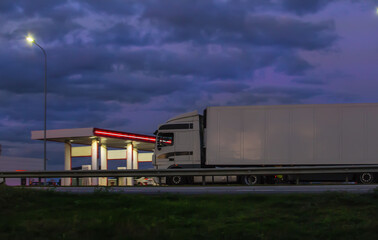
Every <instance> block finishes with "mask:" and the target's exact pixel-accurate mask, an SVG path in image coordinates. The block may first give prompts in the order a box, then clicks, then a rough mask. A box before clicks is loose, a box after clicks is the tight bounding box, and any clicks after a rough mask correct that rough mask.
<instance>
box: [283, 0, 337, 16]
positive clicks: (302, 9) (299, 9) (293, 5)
mask: <svg viewBox="0 0 378 240" xmlns="http://www.w3.org/2000/svg"><path fill="white" fill-rule="evenodd" d="M334 1H335V0H284V1H283V2H282V5H283V8H284V9H286V10H289V11H292V12H295V13H296V14H299V15H302V14H307V13H315V12H317V11H319V10H321V9H323V8H325V7H326V6H327V4H329V3H331V2H334Z"/></svg>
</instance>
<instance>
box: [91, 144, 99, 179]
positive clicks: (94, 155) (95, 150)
mask: <svg viewBox="0 0 378 240" xmlns="http://www.w3.org/2000/svg"><path fill="white" fill-rule="evenodd" d="M92 170H98V141H97V139H93V140H92ZM97 185H98V178H92V186H97Z"/></svg>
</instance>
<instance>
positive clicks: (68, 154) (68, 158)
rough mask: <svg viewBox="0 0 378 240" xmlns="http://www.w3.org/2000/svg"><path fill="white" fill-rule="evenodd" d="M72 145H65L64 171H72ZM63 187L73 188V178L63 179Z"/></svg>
mask: <svg viewBox="0 0 378 240" xmlns="http://www.w3.org/2000/svg"><path fill="white" fill-rule="evenodd" d="M71 152H72V151H71V144H70V143H68V142H66V143H64V170H66V171H71V169H72V160H71V159H72V155H71ZM61 184H62V186H71V184H72V178H63V179H62V182H61Z"/></svg>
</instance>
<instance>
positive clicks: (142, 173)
mask: <svg viewBox="0 0 378 240" xmlns="http://www.w3.org/2000/svg"><path fill="white" fill-rule="evenodd" d="M363 172H378V165H353V166H352V165H340V166H309V167H254V168H191V169H189V168H188V169H150V170H114V171H110V170H86V171H81V170H71V171H24V172H0V178H62V177H65V178H81V177H168V176H241V175H285V174H327V173H363Z"/></svg>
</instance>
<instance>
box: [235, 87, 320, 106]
mask: <svg viewBox="0 0 378 240" xmlns="http://www.w3.org/2000/svg"><path fill="white" fill-rule="evenodd" d="M323 94H324V91H323V90H321V89H313V88H298V87H296V88H293V87H290V88H289V87H259V88H254V89H251V90H248V91H244V92H243V93H240V94H239V96H238V97H236V98H235V99H234V100H233V101H231V102H229V104H231V105H255V104H264V103H265V104H266V103H273V104H295V103H301V102H302V101H303V100H306V99H309V98H312V97H315V96H319V95H323Z"/></svg>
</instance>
